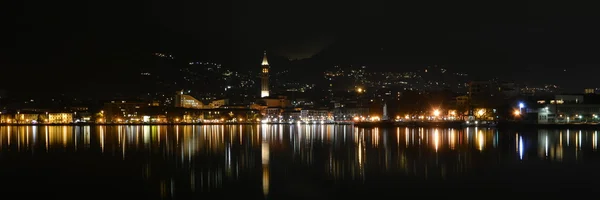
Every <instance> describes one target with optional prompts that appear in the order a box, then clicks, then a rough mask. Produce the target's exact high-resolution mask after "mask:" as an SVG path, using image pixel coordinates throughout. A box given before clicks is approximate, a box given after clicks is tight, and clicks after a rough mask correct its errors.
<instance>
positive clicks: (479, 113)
mask: <svg viewBox="0 0 600 200" xmlns="http://www.w3.org/2000/svg"><path fill="white" fill-rule="evenodd" d="M483 114H485V110H483V109H480V110H479V111H477V115H479V116H482V115H483Z"/></svg>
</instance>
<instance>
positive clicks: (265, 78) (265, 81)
mask: <svg viewBox="0 0 600 200" xmlns="http://www.w3.org/2000/svg"><path fill="white" fill-rule="evenodd" d="M261 66H262V73H261V78H260V97H268V96H269V61H267V52H266V51H265V53H264V56H263V60H262V64H261Z"/></svg>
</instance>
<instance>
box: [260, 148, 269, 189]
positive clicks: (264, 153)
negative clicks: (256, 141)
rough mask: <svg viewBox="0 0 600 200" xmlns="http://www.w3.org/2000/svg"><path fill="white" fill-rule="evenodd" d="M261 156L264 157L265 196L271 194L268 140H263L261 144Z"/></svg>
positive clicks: (263, 182) (263, 178) (263, 179)
mask: <svg viewBox="0 0 600 200" xmlns="http://www.w3.org/2000/svg"><path fill="white" fill-rule="evenodd" d="M261 157H262V172H263V176H262V184H263V187H262V188H263V195H265V197H266V196H267V195H268V194H269V179H270V178H269V143H268V142H267V141H264V139H263V142H262V145H261Z"/></svg>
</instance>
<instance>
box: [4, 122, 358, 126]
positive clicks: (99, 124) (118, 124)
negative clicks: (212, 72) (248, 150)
mask: <svg viewBox="0 0 600 200" xmlns="http://www.w3.org/2000/svg"><path fill="white" fill-rule="evenodd" d="M352 124H353V123H348V122H327V123H301V124H300V125H352ZM173 125H197V126H200V125H298V123H261V122H236V123H204V122H200V123H54V124H12V123H11V124H8V123H0V126H173Z"/></svg>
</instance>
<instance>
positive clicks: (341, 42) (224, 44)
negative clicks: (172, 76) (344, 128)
mask: <svg viewBox="0 0 600 200" xmlns="http://www.w3.org/2000/svg"><path fill="white" fill-rule="evenodd" d="M8 4H11V5H6V6H2V7H3V8H4V9H3V13H5V14H6V15H7V16H6V17H3V20H5V21H6V22H5V23H3V24H6V25H5V29H4V30H6V33H8V35H9V37H4V38H3V39H2V43H3V44H5V45H3V47H2V52H1V54H0V65H2V66H3V70H5V73H2V74H3V76H2V80H3V81H2V84H3V85H4V86H3V87H0V88H4V89H8V90H11V89H23V88H28V87H30V86H27V87H16V88H12V86H11V83H14V82H18V81H19V80H21V79H22V78H23V76H26V77H31V79H32V80H30V81H29V82H30V84H33V85H45V84H46V83H47V82H51V81H52V82H55V84H56V85H57V87H63V88H64V87H67V86H73V85H74V86H73V87H75V88H77V89H82V88H85V86H86V85H88V84H86V83H84V82H92V83H90V84H92V85H96V84H99V85H102V81H99V80H98V78H97V77H100V76H103V77H106V76H110V75H114V74H118V73H120V72H123V71H127V70H135V69H132V68H137V67H139V66H140V65H143V64H144V63H143V62H140V57H143V56H146V55H148V54H149V53H153V52H167V53H173V54H175V55H177V56H179V55H181V57H187V58H190V59H197V60H214V61H215V62H220V63H223V64H224V65H225V66H226V67H229V68H232V69H236V70H242V69H243V70H247V68H251V67H256V69H258V60H260V54H261V52H262V51H263V50H268V51H269V52H270V53H271V54H272V55H273V56H279V57H282V58H288V59H292V60H294V59H307V58H308V59H311V57H315V55H316V56H317V57H319V59H317V60H316V61H314V63H317V64H318V65H326V64H327V65H329V64H332V63H348V62H350V63H352V64H357V65H367V66H369V65H370V66H373V67H372V69H374V70H380V71H381V70H383V71H385V70H390V71H394V70H397V67H394V66H406V65H446V66H452V67H453V68H455V70H458V71H464V72H466V73H469V74H473V75H474V76H476V77H487V76H489V77H490V78H492V77H500V78H503V79H512V80H515V81H519V82H532V83H535V84H543V83H549V84H558V85H561V86H563V87H564V88H566V89H568V90H572V91H579V90H582V89H583V88H596V87H600V86H598V85H597V84H596V83H595V81H594V80H595V79H594V77H595V74H597V73H600V66H599V63H598V61H597V59H596V58H595V55H597V54H598V53H599V52H598V51H599V50H598V49H597V48H595V46H598V44H600V43H599V39H598V37H597V35H598V33H599V30H597V29H595V28H594V27H593V26H591V24H593V22H594V19H596V17H597V14H595V12H591V9H586V8H584V7H577V8H575V7H570V6H569V5H552V4H550V3H546V4H545V5H520V6H519V5H494V6H487V5H472V4H460V3H437V4H425V3H412V4H406V3H401V4H398V5H393V4H388V3H387V2H383V1H368V2H367V1H364V2H356V3H343V4H342V3H335V2H331V3H323V2H320V3H318V4H317V3H316V2H303V3H298V4H295V5H286V4H282V3H280V2H279V3H277V2H275V1H273V2H269V1H262V2H253V3H240V2H208V3H207V2H193V1H186V2H180V3H176V2H159V1H150V2H147V3H145V4H138V3H131V2H129V3H122V2H120V3H119V4H118V6H116V4H113V2H107V3H103V4H92V3H90V2H85V1H84V2H79V3H75V4H71V3H68V4H67V3H60V2H42V1H40V2H28V1H27V2H9V3H8ZM474 7H480V9H472V8H474ZM320 68H321V67H320V66H319V67H314V69H315V70H316V69H320ZM252 70H254V69H252ZM90 76H91V77H94V78H93V79H90V78H89V77H90ZM64 79H67V80H64ZM74 82H75V83H80V84H72V83H74ZM116 84H117V83H116ZM119 84H125V83H119ZM77 85H81V86H82V88H81V87H79V86H77Z"/></svg>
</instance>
